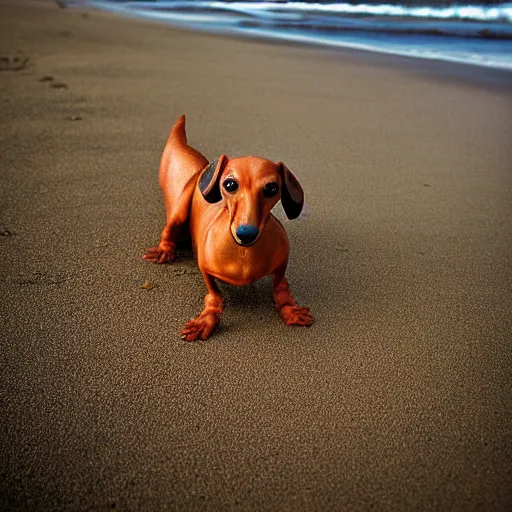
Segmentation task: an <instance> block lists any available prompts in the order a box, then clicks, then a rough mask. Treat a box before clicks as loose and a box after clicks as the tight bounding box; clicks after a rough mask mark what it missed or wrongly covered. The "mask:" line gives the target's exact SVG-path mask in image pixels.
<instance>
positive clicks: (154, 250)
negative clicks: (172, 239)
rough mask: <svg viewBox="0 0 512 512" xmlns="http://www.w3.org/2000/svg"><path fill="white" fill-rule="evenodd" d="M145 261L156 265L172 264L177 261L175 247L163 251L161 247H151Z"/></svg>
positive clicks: (145, 255)
mask: <svg viewBox="0 0 512 512" xmlns="http://www.w3.org/2000/svg"><path fill="white" fill-rule="evenodd" d="M144 259H145V260H148V261H154V262H155V263H172V262H173V261H174V260H175V259H176V251H175V250H174V247H167V248H165V249H163V248H162V247H161V246H160V245H157V246H156V247H151V248H149V249H148V250H147V251H146V254H144Z"/></svg>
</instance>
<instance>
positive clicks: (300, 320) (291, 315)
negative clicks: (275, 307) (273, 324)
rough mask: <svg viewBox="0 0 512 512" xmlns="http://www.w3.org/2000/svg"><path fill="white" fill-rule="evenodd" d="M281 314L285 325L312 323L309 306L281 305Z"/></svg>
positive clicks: (306, 324)
mask: <svg viewBox="0 0 512 512" xmlns="http://www.w3.org/2000/svg"><path fill="white" fill-rule="evenodd" d="M281 316H282V317H283V320H284V322H285V324H286V325H301V326H305V327H309V326H310V325H311V324H312V323H313V317H312V316H311V313H310V311H309V308H304V307H301V306H283V307H282V308H281Z"/></svg>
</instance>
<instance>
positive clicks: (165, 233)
mask: <svg viewBox="0 0 512 512" xmlns="http://www.w3.org/2000/svg"><path fill="white" fill-rule="evenodd" d="M180 228H181V224H178V225H176V224H173V223H169V224H166V225H165V227H164V229H163V230H162V236H161V237H160V243H159V244H158V245H157V246H156V247H150V248H149V249H148V250H147V251H146V253H145V254H144V259H145V260H148V261H154V262H155V263H171V262H173V261H174V260H175V259H176V239H177V238H178V233H179V230H180Z"/></svg>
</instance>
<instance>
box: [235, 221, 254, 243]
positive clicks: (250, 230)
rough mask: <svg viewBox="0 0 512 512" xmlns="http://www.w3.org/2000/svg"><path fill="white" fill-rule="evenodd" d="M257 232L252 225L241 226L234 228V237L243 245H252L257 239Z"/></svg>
mask: <svg viewBox="0 0 512 512" xmlns="http://www.w3.org/2000/svg"><path fill="white" fill-rule="evenodd" d="M258 234H259V230H258V228H257V227H256V226H253V225H252V224H241V225H240V226H238V227H237V228H236V236H237V237H238V239H239V240H240V242H242V244H243V245H250V244H252V243H253V242H254V241H255V240H256V238H258Z"/></svg>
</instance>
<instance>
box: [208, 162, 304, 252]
mask: <svg viewBox="0 0 512 512" xmlns="http://www.w3.org/2000/svg"><path fill="white" fill-rule="evenodd" d="M199 190H200V191H201V194H202V195H203V197H204V198H205V200H206V201H208V202H209V203H217V202H219V201H224V202H225V204H226V208H227V209H228V211H229V214H230V230H231V235H232V236H233V238H234V239H235V241H236V243H238V244H239V245H244V246H249V245H252V244H253V243H254V242H256V240H257V239H258V237H259V235H260V233H261V232H262V231H263V228H264V227H265V224H266V223H267V220H268V218H269V216H270V211H271V210H272V208H273V207H274V205H275V204H276V203H277V202H278V201H279V200H280V199H281V203H282V205H283V208H284V211H285V213H286V216H287V217H288V218H289V219H295V218H297V217H298V216H299V215H300V212H301V210H302V206H303V204H304V192H303V191H302V187H301V186H300V183H299V182H298V180H297V178H296V177H295V176H294V175H293V174H292V173H291V171H290V170H289V169H288V168H287V167H286V165H284V164H283V163H282V162H279V163H278V164H276V163H274V162H271V161H270V160H266V159H264V158H258V157H242V158H233V159H232V160H231V159H229V158H228V157H227V156H226V155H222V156H220V157H219V158H218V159H216V160H214V161H213V162H211V163H210V164H209V165H207V166H206V167H205V169H204V170H203V171H202V173H201V176H200V177H199Z"/></svg>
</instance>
